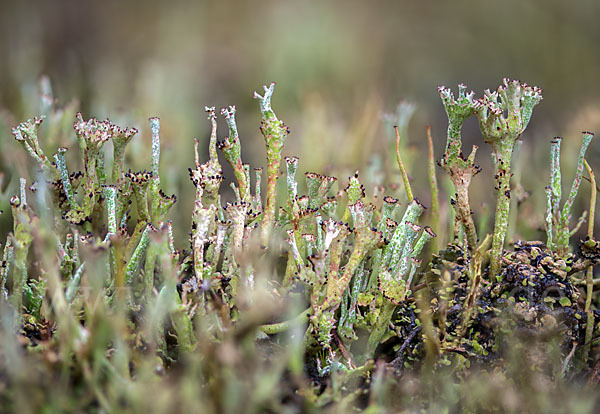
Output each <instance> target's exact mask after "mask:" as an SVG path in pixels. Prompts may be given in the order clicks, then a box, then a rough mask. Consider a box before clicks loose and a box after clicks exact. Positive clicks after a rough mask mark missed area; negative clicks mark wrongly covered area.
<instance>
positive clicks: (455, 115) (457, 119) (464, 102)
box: [438, 84, 481, 253]
mask: <svg viewBox="0 0 600 414" xmlns="http://www.w3.org/2000/svg"><path fill="white" fill-rule="evenodd" d="M466 91H467V87H466V86H465V85H462V84H461V85H458V97H457V98H456V99H455V98H454V94H453V93H452V91H451V90H450V89H448V88H446V87H445V86H440V87H439V88H438V92H439V93H440V97H441V98H442V103H443V104H444V109H445V110H446V114H447V115H448V138H447V141H446V151H445V152H444V156H443V158H442V160H441V161H440V166H442V167H443V168H444V169H445V170H446V172H447V173H448V174H449V175H450V179H451V180H452V183H453V184H454V190H455V191H456V193H455V199H454V200H453V205H454V209H455V211H456V221H457V223H460V225H461V226H462V227H463V229H464V231H465V234H466V236H467V245H468V246H467V247H468V249H469V251H470V252H471V253H473V252H474V251H475V248H476V247H477V231H476V229H475V222H474V221H473V217H472V214H471V206H470V203H469V186H470V185H471V180H472V178H473V176H475V175H476V174H477V173H479V172H480V171H481V168H480V167H479V166H478V165H477V164H475V154H476V153H477V146H476V145H474V146H473V148H472V150H471V153H470V154H469V156H468V157H465V156H464V154H463V152H462V136H461V131H462V127H463V124H464V122H465V121H466V119H467V118H469V117H470V116H471V115H473V113H474V110H475V101H474V100H473V96H474V93H473V92H469V93H466ZM455 228H457V227H455ZM457 236H458V235H457V234H455V235H454V237H455V238H456V237H457Z"/></svg>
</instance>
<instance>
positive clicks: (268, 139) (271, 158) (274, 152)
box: [254, 83, 290, 245]
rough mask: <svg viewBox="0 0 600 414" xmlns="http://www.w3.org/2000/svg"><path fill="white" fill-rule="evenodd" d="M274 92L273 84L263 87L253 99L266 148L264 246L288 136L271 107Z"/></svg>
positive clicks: (272, 220)
mask: <svg viewBox="0 0 600 414" xmlns="http://www.w3.org/2000/svg"><path fill="white" fill-rule="evenodd" d="M274 90H275V83H271V85H269V87H267V86H264V91H265V93H264V95H262V96H261V95H259V94H258V93H257V92H254V97H255V98H257V99H259V100H260V112H261V113H262V120H261V124H260V131H261V132H262V134H263V136H264V137H265V144H266V146H267V192H266V202H265V207H264V212H263V218H262V226H261V239H262V243H263V244H264V245H267V244H268V240H269V235H270V232H271V229H272V228H273V223H274V220H275V211H276V203H277V180H278V178H279V165H280V163H281V150H282V149H283V144H284V143H285V139H286V137H287V136H288V135H289V133H290V130H289V128H288V127H287V126H286V125H285V124H284V123H283V122H282V121H280V120H279V119H278V118H277V116H276V115H275V112H273V109H272V107H271V98H272V96H273V91H274Z"/></svg>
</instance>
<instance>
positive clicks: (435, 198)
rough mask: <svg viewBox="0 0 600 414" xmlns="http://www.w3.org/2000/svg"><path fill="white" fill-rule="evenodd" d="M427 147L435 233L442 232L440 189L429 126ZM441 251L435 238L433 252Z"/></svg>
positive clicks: (428, 127)
mask: <svg viewBox="0 0 600 414" xmlns="http://www.w3.org/2000/svg"><path fill="white" fill-rule="evenodd" d="M425 128H426V131H427V147H428V169H427V173H428V178H429V191H430V193H431V216H430V220H431V227H432V228H433V229H434V231H440V196H439V188H438V183H437V177H436V175H435V155H434V152H433V140H432V139H431V126H429V125H427V126H426V127H425ZM438 250H439V246H438V240H437V238H435V239H434V240H432V241H431V251H432V252H434V253H437V252H438Z"/></svg>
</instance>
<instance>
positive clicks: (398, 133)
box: [394, 126, 414, 200]
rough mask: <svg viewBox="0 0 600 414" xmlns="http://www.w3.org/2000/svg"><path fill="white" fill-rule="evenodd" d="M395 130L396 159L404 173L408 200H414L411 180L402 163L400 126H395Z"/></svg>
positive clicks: (403, 178) (403, 177) (401, 171)
mask: <svg viewBox="0 0 600 414" xmlns="http://www.w3.org/2000/svg"><path fill="white" fill-rule="evenodd" d="M394 130H395V131H396V161H397V162H398V168H400V173H401V174H402V181H403V182H404V190H405V191H406V197H407V199H408V200H412V199H413V198H414V197H413V192H412V188H411V187H410V181H408V174H407V173H406V169H405V168H404V164H403V163H402V158H401V157H400V132H399V131H398V127H397V126H394Z"/></svg>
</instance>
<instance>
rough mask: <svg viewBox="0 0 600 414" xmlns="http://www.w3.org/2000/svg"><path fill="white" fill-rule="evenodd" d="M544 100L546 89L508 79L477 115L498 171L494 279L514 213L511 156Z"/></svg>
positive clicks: (485, 99)
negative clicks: (543, 91)
mask: <svg viewBox="0 0 600 414" xmlns="http://www.w3.org/2000/svg"><path fill="white" fill-rule="evenodd" d="M541 100H542V91H541V89H539V88H538V87H530V86H528V85H527V84H525V83H523V84H522V83H521V82H519V81H518V80H509V79H506V78H505V79H504V81H503V85H501V86H499V87H498V89H497V90H496V91H494V92H490V91H489V90H486V91H485V95H484V97H483V98H481V99H478V100H477V103H476V108H475V115H476V116H477V118H478V119H479V127H480V129H481V134H482V136H483V140H484V141H485V142H486V143H488V144H490V145H491V147H492V151H493V158H494V161H495V166H496V171H495V179H496V191H497V199H496V214H495V222H494V235H493V239H492V251H491V257H490V271H489V276H490V278H494V277H497V276H498V275H499V274H500V269H501V261H502V250H503V248H504V239H505V237H506V231H507V229H508V218H509V213H510V190H511V188H510V179H511V158H512V154H513V149H514V147H515V144H516V142H517V140H518V139H519V137H520V136H521V135H522V134H523V132H524V131H525V128H527V125H528V124H529V121H530V119H531V115H532V113H533V108H534V107H535V106H536V105H537V104H538V103H539V102H540V101H541Z"/></svg>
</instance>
